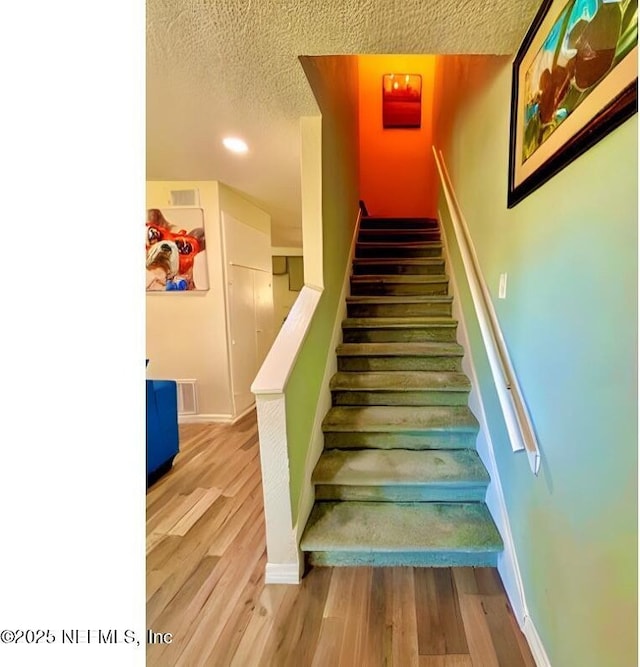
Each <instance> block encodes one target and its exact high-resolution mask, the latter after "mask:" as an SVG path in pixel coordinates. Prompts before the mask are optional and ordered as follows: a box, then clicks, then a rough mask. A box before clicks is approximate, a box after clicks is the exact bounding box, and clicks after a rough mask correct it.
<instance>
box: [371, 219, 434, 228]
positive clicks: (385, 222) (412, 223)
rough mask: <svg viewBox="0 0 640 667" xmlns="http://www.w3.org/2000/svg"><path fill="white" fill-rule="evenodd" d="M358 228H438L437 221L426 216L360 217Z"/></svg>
mask: <svg viewBox="0 0 640 667" xmlns="http://www.w3.org/2000/svg"><path fill="white" fill-rule="evenodd" d="M360 229H438V221H437V220H432V219H431V220H430V219H428V218H425V219H420V218H414V219H406V218H405V219H401V220H397V221H396V220H393V219H392V218H361V220H360Z"/></svg>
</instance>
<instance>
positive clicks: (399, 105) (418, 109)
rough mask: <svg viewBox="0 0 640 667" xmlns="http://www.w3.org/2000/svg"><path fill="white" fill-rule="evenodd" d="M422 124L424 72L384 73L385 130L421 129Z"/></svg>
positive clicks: (383, 111)
mask: <svg viewBox="0 0 640 667" xmlns="http://www.w3.org/2000/svg"><path fill="white" fill-rule="evenodd" d="M421 126H422V74H411V73H402V74H398V73H395V74H383V75H382V128H383V130H419V129H420V128H421Z"/></svg>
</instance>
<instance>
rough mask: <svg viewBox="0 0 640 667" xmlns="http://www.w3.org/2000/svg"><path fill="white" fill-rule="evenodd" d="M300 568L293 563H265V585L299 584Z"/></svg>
mask: <svg viewBox="0 0 640 667" xmlns="http://www.w3.org/2000/svg"><path fill="white" fill-rule="evenodd" d="M301 578H302V572H300V568H299V567H298V566H297V565H295V564H294V563H267V566H266V567H265V570H264V583H265V584H295V585H297V584H299V583H300V580H301Z"/></svg>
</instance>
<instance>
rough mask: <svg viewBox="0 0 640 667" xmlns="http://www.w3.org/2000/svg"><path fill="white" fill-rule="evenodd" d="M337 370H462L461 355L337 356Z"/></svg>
mask: <svg viewBox="0 0 640 667" xmlns="http://www.w3.org/2000/svg"><path fill="white" fill-rule="evenodd" d="M338 370H339V371H356V372H366V371H458V372H460V371H462V358H461V357H338Z"/></svg>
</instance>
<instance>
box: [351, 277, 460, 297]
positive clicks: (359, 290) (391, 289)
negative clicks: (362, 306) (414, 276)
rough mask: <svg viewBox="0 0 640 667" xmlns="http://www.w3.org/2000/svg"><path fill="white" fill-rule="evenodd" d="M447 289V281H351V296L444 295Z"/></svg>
mask: <svg viewBox="0 0 640 667" xmlns="http://www.w3.org/2000/svg"><path fill="white" fill-rule="evenodd" d="M448 291H449V281H448V280H443V281H442V282H432V283H396V284H393V283H383V282H361V281H358V280H352V281H351V294H352V295H353V296H425V295H428V294H434V295H436V294H437V295H441V296H444V295H446V294H447V292H448Z"/></svg>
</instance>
